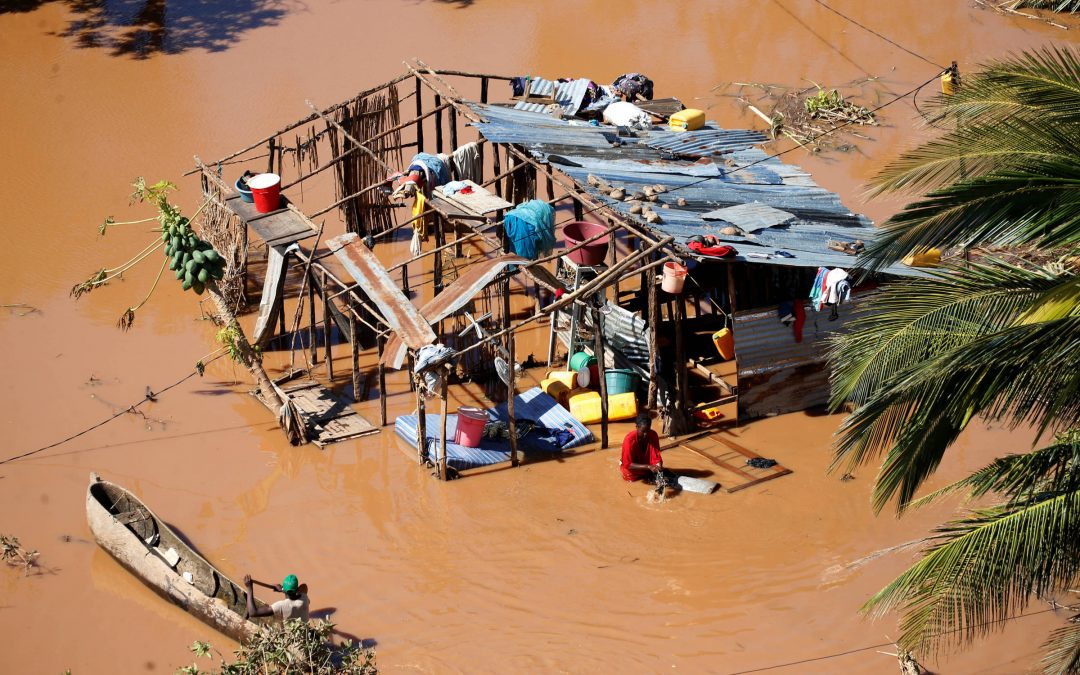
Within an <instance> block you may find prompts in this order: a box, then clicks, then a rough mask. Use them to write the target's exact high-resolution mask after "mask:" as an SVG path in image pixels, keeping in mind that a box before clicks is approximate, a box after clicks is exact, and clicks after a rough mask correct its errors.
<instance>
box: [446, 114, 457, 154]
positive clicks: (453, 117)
mask: <svg viewBox="0 0 1080 675" xmlns="http://www.w3.org/2000/svg"><path fill="white" fill-rule="evenodd" d="M446 124H447V126H448V127H449V128H450V152H451V153H453V152H454V151H455V150H457V148H458V144H457V108H453V107H451V108H450V109H448V110H447V111H446Z"/></svg>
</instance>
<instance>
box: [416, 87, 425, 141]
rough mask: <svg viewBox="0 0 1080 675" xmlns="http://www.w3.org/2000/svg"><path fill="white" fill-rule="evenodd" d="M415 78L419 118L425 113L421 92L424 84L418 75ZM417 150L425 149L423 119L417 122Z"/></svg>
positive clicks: (417, 114)
mask: <svg viewBox="0 0 1080 675" xmlns="http://www.w3.org/2000/svg"><path fill="white" fill-rule="evenodd" d="M415 79H416V117H417V119H418V120H419V118H420V117H422V116H423V114H424V99H423V96H421V93H422V92H423V90H424V89H423V86H422V85H421V83H420V78H419V77H417V78H415ZM416 151H417V152H423V151H424V121H423V120H419V121H418V122H417V123H416Z"/></svg>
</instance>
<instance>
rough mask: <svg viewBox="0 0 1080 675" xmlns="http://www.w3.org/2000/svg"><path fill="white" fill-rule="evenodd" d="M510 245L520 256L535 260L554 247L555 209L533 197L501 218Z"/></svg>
mask: <svg viewBox="0 0 1080 675" xmlns="http://www.w3.org/2000/svg"><path fill="white" fill-rule="evenodd" d="M503 224H504V225H505V226H506V236H507V237H509V239H510V247H511V249H513V251H514V253H516V254H518V255H519V256H521V257H522V258H528V259H529V260H536V259H537V258H538V257H540V256H542V255H547V254H549V253H551V251H552V249H553V248H555V209H554V208H552V206H551V204H548V203H547V202H545V201H541V200H539V199H533V200H530V201H527V202H525V203H524V204H521V205H519V206H518V207H517V208H515V209H514V210H513V211H510V212H509V213H507V214H506V216H505V217H504V218H503Z"/></svg>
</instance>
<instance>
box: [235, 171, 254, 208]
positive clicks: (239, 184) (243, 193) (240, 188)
mask: <svg viewBox="0 0 1080 675" xmlns="http://www.w3.org/2000/svg"><path fill="white" fill-rule="evenodd" d="M235 185H236V191H237V192H239V193H240V199H242V200H243V201H245V202H247V203H248V204H250V203H251V202H253V201H255V198H254V197H252V196H251V190H249V189H247V187H245V186H244V179H243V177H242V176H241V177H240V178H237V179H236V183H235Z"/></svg>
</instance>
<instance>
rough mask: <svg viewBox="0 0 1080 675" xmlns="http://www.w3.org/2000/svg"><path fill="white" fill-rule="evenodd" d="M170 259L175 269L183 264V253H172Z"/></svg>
mask: <svg viewBox="0 0 1080 675" xmlns="http://www.w3.org/2000/svg"><path fill="white" fill-rule="evenodd" d="M172 259H173V263H174V264H173V269H176V268H177V267H180V266H181V265H183V264H184V252H183V251H173V254H172Z"/></svg>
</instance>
